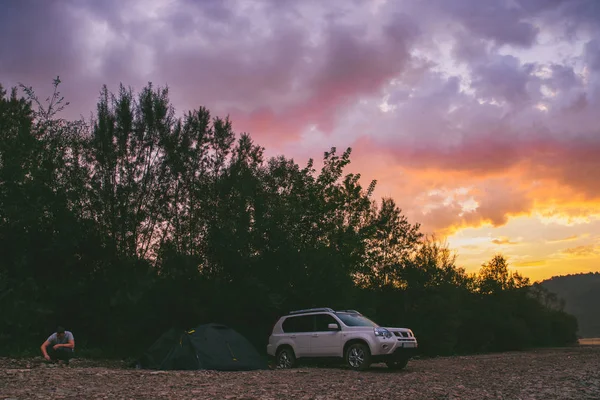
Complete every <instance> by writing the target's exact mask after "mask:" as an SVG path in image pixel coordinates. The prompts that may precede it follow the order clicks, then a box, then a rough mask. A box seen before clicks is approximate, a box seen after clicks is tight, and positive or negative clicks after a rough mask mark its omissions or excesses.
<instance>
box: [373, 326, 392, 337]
mask: <svg viewBox="0 0 600 400" xmlns="http://www.w3.org/2000/svg"><path fill="white" fill-rule="evenodd" d="M375 336H382V337H385V338H388V339H389V338H391V337H392V332H390V331H388V330H387V329H385V328H375Z"/></svg>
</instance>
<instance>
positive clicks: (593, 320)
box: [540, 272, 600, 338]
mask: <svg viewBox="0 0 600 400" xmlns="http://www.w3.org/2000/svg"><path fill="white" fill-rule="evenodd" d="M540 285H541V286H543V287H545V288H546V289H547V290H549V291H550V292H552V294H555V295H556V297H555V299H554V301H558V302H562V303H563V306H564V309H565V311H566V312H568V313H569V314H572V315H573V316H575V317H576V318H577V321H578V323H579V335H580V336H582V337H588V338H591V337H593V338H597V337H600V273H599V272H589V273H587V274H585V273H582V274H570V275H564V276H555V277H552V278H550V279H546V280H545V281H542V282H541V283H540Z"/></svg>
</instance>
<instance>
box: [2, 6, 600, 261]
mask: <svg viewBox="0 0 600 400" xmlns="http://www.w3.org/2000/svg"><path fill="white" fill-rule="evenodd" d="M598 21H600V1H597V0H494V1H472V0H431V1H419V0H352V1H347V0H328V1H319V0H299V1H292V0H202V1H201V0H128V1H117V0H106V1H93V0H53V1H34V0H8V1H6V2H4V3H3V5H2V12H1V13H0V82H1V83H2V84H3V85H4V86H12V85H16V84H17V83H18V82H23V83H25V84H27V85H31V86H33V87H34V88H36V89H38V90H39V91H41V92H44V91H47V90H48V88H49V86H50V82H51V80H52V79H53V78H54V77H55V76H57V75H60V76H61V79H62V81H63V85H62V88H61V90H62V93H63V94H64V95H65V96H66V97H67V99H68V100H69V101H71V103H72V106H71V107H70V109H69V111H68V113H69V116H72V117H77V116H79V115H80V114H83V115H84V116H86V117H87V116H88V115H89V113H90V112H91V111H94V107H95V103H96V100H97V93H98V91H99V90H100V88H101V85H103V84H107V85H108V86H109V88H110V89H113V90H114V89H116V87H117V85H118V84H119V83H120V82H122V83H124V84H125V85H131V86H133V87H134V88H135V89H140V88H141V87H142V86H143V85H145V84H146V83H147V82H149V81H151V82H153V83H154V84H155V85H160V86H164V85H168V86H169V87H170V89H171V91H170V94H171V98H172V100H173V101H174V103H175V106H176V108H177V110H178V111H179V112H182V111H184V110H187V109H192V108H197V107H198V106H201V105H202V106H207V107H208V108H209V109H210V110H211V111H212V112H213V114H218V115H226V114H228V115H230V116H231V118H232V120H233V123H234V128H235V129H236V130H238V131H247V132H249V133H250V134H251V135H252V136H253V137H254V138H255V139H257V140H258V142H259V143H260V144H261V145H263V146H265V147H266V148H267V152H268V153H269V154H274V153H277V152H284V153H285V154H286V155H288V156H292V157H294V158H295V159H296V160H299V161H300V160H306V159H307V158H309V157H316V158H318V157H319V154H321V153H322V151H324V150H327V149H329V148H330V147H331V146H336V147H338V148H344V147H345V146H352V147H353V148H354V153H353V156H354V158H353V159H354V161H353V164H352V168H353V169H354V170H355V171H356V172H361V173H362V174H363V177H364V178H365V180H367V179H377V180H378V189H377V195H378V196H392V197H394V198H395V199H396V201H397V202H398V204H400V206H401V207H402V208H403V210H404V212H405V213H406V214H407V215H408V216H409V217H410V218H411V219H412V220H414V221H418V222H421V223H422V224H423V228H424V229H426V230H427V231H430V232H432V231H435V232H438V233H442V234H457V233H458V232H459V231H461V230H465V229H467V227H480V229H484V228H481V227H487V226H490V227H494V229H499V228H500V227H503V226H506V225H507V224H510V223H511V221H515V220H516V218H521V217H524V218H529V221H533V220H534V219H540V220H547V221H554V222H551V223H553V224H554V223H555V222H556V221H561V222H560V223H563V224H564V225H570V224H571V223H572V221H575V222H576V223H581V224H583V223H587V222H589V221H592V220H593V221H595V220H596V218H597V217H599V215H600V208H599V206H598V205H599V204H600V185H598V183H597V178H596V176H597V171H598V170H600V157H599V156H598V154H600V123H599V122H600V116H599V114H598V110H600V24H599V23H598ZM563 220H564V221H566V222H564V221H563ZM575 222H573V223H575ZM530 223H532V222H530ZM493 237H495V238H497V239H493V240H492V239H490V238H487V239H486V240H485V242H486V243H487V244H490V242H491V245H492V246H494V245H495V246H497V245H500V244H509V243H510V242H511V239H512V241H514V240H515V239H514V237H510V236H507V237H508V238H509V239H506V242H505V241H504V240H505V239H504V238H502V237H501V236H500V235H494V236H493ZM520 244H523V245H520V246H510V247H511V248H517V247H518V248H519V249H521V248H525V247H526V246H525V245H524V243H522V242H520ZM555 245H558V244H555ZM469 246H470V245H469ZM519 251H521V250H519ZM523 251H525V250H523ZM522 257H525V258H516V259H515V260H516V261H518V262H521V265H522V266H525V265H526V264H523V263H532V262H535V263H537V262H538V260H541V259H542V258H543V257H542V255H536V256H535V257H534V258H527V257H526V256H525V255H523V256H522ZM536 265H537V264H536ZM544 268H545V267H544ZM552 268H554V267H552ZM586 268H587V267H586Z"/></svg>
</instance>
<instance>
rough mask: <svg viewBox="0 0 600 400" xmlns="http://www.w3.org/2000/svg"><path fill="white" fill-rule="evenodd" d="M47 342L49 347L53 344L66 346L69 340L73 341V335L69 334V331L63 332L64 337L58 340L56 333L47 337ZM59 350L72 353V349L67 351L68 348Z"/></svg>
mask: <svg viewBox="0 0 600 400" xmlns="http://www.w3.org/2000/svg"><path fill="white" fill-rule="evenodd" d="M47 340H48V342H50V344H51V345H55V344H67V343H69V340H75V339H74V338H73V333H71V332H70V331H65V336H63V337H62V338H59V337H58V335H57V334H56V332H54V333H53V334H52V335H50V336H48V339H47ZM61 350H68V351H73V349H69V348H65V347H63V348H61Z"/></svg>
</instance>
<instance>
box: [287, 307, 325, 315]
mask: <svg viewBox="0 0 600 400" xmlns="http://www.w3.org/2000/svg"><path fill="white" fill-rule="evenodd" d="M319 311H321V312H323V311H325V312H334V311H333V310H332V309H331V308H328V307H322V308H306V309H304V310H295V311H290V315H291V314H306V313H310V312H319Z"/></svg>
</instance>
